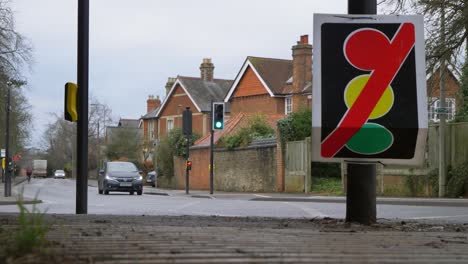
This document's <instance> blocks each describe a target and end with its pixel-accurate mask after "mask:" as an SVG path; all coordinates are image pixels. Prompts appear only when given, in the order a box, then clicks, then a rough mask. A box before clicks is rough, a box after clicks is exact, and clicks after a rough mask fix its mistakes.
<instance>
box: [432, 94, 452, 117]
mask: <svg viewBox="0 0 468 264" xmlns="http://www.w3.org/2000/svg"><path fill="white" fill-rule="evenodd" d="M439 105H440V100H439V98H437V97H431V98H430V102H429V109H428V114H429V120H430V121H432V122H435V123H437V122H439V120H440V118H439V114H438V113H437V109H438V108H439ZM445 107H446V108H447V109H448V112H447V119H446V120H447V121H452V120H453V119H454V118H455V112H456V101H455V98H451V97H447V98H445Z"/></svg>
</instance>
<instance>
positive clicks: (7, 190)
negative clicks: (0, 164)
mask: <svg viewBox="0 0 468 264" xmlns="http://www.w3.org/2000/svg"><path fill="white" fill-rule="evenodd" d="M6 84H7V103H6V133H5V134H6V139H5V163H6V164H5V192H4V194H5V197H10V196H11V173H10V165H11V161H10V110H11V106H10V93H11V84H12V83H11V81H8V82H7V83H6Z"/></svg>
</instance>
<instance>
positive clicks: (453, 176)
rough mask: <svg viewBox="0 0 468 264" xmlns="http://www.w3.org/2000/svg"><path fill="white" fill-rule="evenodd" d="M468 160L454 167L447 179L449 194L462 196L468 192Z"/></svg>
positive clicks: (450, 195)
mask: <svg viewBox="0 0 468 264" xmlns="http://www.w3.org/2000/svg"><path fill="white" fill-rule="evenodd" d="M467 184H468V162H466V163H463V164H461V165H458V166H456V167H454V168H453V169H452V170H451V171H450V179H447V196H448V197H460V196H463V195H464V194H467V193H468V190H466V188H467Z"/></svg>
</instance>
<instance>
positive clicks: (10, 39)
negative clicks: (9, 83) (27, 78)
mask: <svg viewBox="0 0 468 264" xmlns="http://www.w3.org/2000/svg"><path fill="white" fill-rule="evenodd" d="M9 2H10V1H8V0H0V70H1V71H2V72H3V73H5V74H7V75H9V76H10V77H15V78H19V76H20V75H21V74H20V71H21V66H23V65H24V64H28V63H29V62H31V60H32V56H31V53H32V48H31V44H30V43H29V42H28V41H27V39H26V38H24V37H23V36H22V35H21V34H20V33H19V32H17V31H16V29H15V20H14V15H13V12H12V10H11V8H10V7H9Z"/></svg>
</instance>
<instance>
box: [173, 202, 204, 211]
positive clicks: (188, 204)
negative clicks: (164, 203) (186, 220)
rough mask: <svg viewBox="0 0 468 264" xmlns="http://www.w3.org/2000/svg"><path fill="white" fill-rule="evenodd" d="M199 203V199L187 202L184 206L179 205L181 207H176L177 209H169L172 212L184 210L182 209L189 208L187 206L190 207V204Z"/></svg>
mask: <svg viewBox="0 0 468 264" xmlns="http://www.w3.org/2000/svg"><path fill="white" fill-rule="evenodd" d="M199 203H200V202H199V201H196V202H191V203H187V204H184V205H182V206H179V207H177V208H175V209H169V211H170V212H177V211H180V210H182V209H185V208H187V207H190V206H192V205H196V204H199Z"/></svg>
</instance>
